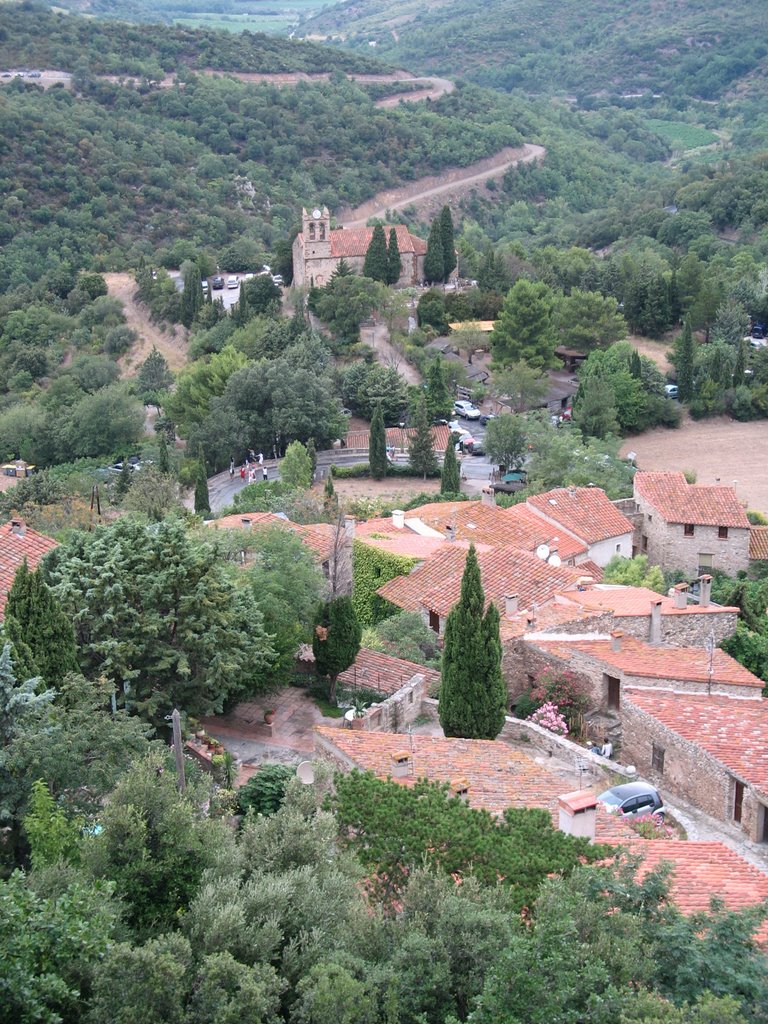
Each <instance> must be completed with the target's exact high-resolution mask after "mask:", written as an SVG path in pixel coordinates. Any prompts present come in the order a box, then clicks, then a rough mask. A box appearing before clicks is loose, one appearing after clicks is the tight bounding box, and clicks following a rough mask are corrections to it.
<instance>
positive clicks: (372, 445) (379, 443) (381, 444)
mask: <svg viewBox="0 0 768 1024" xmlns="http://www.w3.org/2000/svg"><path fill="white" fill-rule="evenodd" d="M368 465H369V466H370V467H371V476H372V477H373V479H374V480H383V479H384V477H385V476H386V475H387V468H388V467H387V432H386V430H385V429H384V413H383V412H382V409H381V402H377V403H376V408H375V409H374V411H373V419H372V420H371V432H370V434H369V435H368Z"/></svg>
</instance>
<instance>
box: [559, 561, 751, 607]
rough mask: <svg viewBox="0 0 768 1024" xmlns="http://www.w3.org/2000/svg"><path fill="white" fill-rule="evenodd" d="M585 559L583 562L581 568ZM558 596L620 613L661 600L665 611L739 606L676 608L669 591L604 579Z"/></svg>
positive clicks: (715, 605) (566, 600)
mask: <svg viewBox="0 0 768 1024" xmlns="http://www.w3.org/2000/svg"><path fill="white" fill-rule="evenodd" d="M584 564H585V563H583V562H582V563H580V564H579V566H578V569H579V571H581V570H582V569H583V568H584ZM556 600H558V601H560V602H563V603H567V604H571V605H581V607H582V608H588V609H590V610H594V611H612V612H613V613H614V614H615V615H618V616H625V615H626V616H628V617H632V616H645V615H650V614H651V602H656V601H660V602H661V614H662V615H711V614H715V615H719V614H722V613H723V612H729V613H732V612H737V611H738V608H730V607H729V608H725V607H723V606H722V605H719V604H708V605H705V606H704V607H703V608H702V607H701V606H700V605H698V604H689V605H686V607H685V608H676V607H675V602H674V600H673V599H672V598H671V597H668V596H667V595H666V594H657V593H656V591H655V590H649V589H648V588H647V587H625V586H621V585H620V584H610V583H602V584H598V585H596V586H589V587H587V588H586V589H585V590H581V591H579V592H578V593H575V594H574V593H572V592H569V593H567V594H562V595H558V596H557V598H556Z"/></svg>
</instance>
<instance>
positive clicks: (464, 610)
mask: <svg viewBox="0 0 768 1024" xmlns="http://www.w3.org/2000/svg"><path fill="white" fill-rule="evenodd" d="M484 606H485V594H484V593H483V586H482V583H481V580H480V566H479V564H478V561H477V554H476V552H475V546H474V544H471V545H470V547H469V551H468V553H467V561H466V565H465V567H464V576H463V577H462V581H461V596H460V597H459V600H458V602H457V604H455V605H454V607H453V608H452V609H451V611H450V613H449V615H448V622H447V623H446V627H445V645H444V648H443V665H442V682H441V685H440V701H439V705H438V712H439V715H440V724H441V725H442V727H443V732H444V733H445V735H446V736H463V737H466V738H467V739H478V740H479V739H484V740H493V739H496V737H497V736H498V734H499V732H500V731H501V727H502V726H503V725H504V713H505V706H506V691H505V689H504V684H503V680H502V678H501V641H500V640H499V613H498V610H497V609H495V608H494V609H493V610H491V608H489V609H488V612H486V614H485V615H483V609H484Z"/></svg>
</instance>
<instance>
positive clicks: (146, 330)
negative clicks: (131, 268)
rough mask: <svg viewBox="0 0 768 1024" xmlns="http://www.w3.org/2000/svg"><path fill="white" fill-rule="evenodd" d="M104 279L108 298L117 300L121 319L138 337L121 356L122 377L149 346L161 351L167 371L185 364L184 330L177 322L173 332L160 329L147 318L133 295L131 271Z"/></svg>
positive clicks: (131, 373) (132, 370)
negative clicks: (123, 317) (121, 311)
mask: <svg viewBox="0 0 768 1024" xmlns="http://www.w3.org/2000/svg"><path fill="white" fill-rule="evenodd" d="M102 276H103V278H104V280H105V281H106V282H107V290H108V292H109V294H110V295H111V296H112V298H115V299H120V301H121V302H122V304H123V313H124V314H125V322H126V325H127V326H128V327H131V328H132V329H133V330H134V331H136V333H137V334H138V336H139V337H138V340H137V341H136V343H135V344H134V345H132V346H131V351H130V352H128V353H127V354H126V355H124V356H121V358H120V359H119V360H118V362H119V364H120V374H121V376H122V377H133V376H135V375H136V370H137V368H138V367H139V365H140V364H141V363H143V362H144V360H145V359H146V358H147V356H148V355H149V353H150V352H151V351H152V349H153V348H156V349H157V350H158V352H161V353H162V354H163V355H164V356H165V358H166V361H167V363H168V366H169V367H170V369H171V370H174V371H176V370H180V369H181V368H182V367H183V366H185V365H186V363H187V340H186V339H187V332H186V329H185V328H184V327H181V326H180V325H177V327H176V333H175V334H171V333H170V332H169V331H162V330H161V329H160V328H159V327H158V325H157V324H156V323H153V322H152V320H151V319H150V317H149V310H148V309H147V307H146V306H145V305H144V304H143V303H141V302H139V301H138V300H137V298H136V281H135V279H134V277H133V274H103V275H102Z"/></svg>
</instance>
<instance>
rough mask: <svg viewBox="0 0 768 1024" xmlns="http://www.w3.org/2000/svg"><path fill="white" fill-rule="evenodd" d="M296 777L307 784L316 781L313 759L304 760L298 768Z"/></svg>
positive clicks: (309, 784)
mask: <svg viewBox="0 0 768 1024" xmlns="http://www.w3.org/2000/svg"><path fill="white" fill-rule="evenodd" d="M296 777H297V778H298V780H299V782H303V783H304V785H305V786H311V785H312V783H313V782H314V781H315V766H314V765H313V764H312V762H311V761H302V762H301V764H300V765H299V766H298V768H297V769H296Z"/></svg>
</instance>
